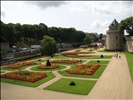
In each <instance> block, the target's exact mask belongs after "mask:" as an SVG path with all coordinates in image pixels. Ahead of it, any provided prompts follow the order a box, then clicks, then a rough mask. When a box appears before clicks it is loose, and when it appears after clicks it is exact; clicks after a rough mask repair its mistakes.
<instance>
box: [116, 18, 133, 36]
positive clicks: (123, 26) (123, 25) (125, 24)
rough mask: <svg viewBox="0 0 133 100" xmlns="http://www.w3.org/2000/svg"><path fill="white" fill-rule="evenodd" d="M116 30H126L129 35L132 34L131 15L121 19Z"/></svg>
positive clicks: (132, 22)
mask: <svg viewBox="0 0 133 100" xmlns="http://www.w3.org/2000/svg"><path fill="white" fill-rule="evenodd" d="M118 30H119V32H123V31H124V30H126V32H127V33H128V34H129V35H130V36H133V17H132V16H131V17H128V18H126V19H124V20H122V21H121V22H120V24H119V28H118Z"/></svg>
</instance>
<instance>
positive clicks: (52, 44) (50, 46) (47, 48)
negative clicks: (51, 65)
mask: <svg viewBox="0 0 133 100" xmlns="http://www.w3.org/2000/svg"><path fill="white" fill-rule="evenodd" d="M40 51H41V55H47V56H51V55H53V54H54V53H56V52H57V47H56V41H55V40H54V38H52V37H50V36H44V37H43V40H41V48H40Z"/></svg>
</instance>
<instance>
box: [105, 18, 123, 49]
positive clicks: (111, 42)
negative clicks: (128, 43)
mask: <svg viewBox="0 0 133 100" xmlns="http://www.w3.org/2000/svg"><path fill="white" fill-rule="evenodd" d="M105 47H106V49H107V50H124V49H125V48H124V31H123V32H122V33H120V32H118V22H117V21H116V19H114V20H113V22H112V23H111V25H110V26H109V30H107V31H106V42H105Z"/></svg>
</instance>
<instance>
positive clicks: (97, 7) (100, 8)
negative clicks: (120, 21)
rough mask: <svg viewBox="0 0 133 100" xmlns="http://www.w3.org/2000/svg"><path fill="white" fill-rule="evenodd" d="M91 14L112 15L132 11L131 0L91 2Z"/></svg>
mask: <svg viewBox="0 0 133 100" xmlns="http://www.w3.org/2000/svg"><path fill="white" fill-rule="evenodd" d="M92 8H93V14H94V15H98V16H107V15H108V16H112V15H116V14H121V15H122V14H127V13H131V11H132V1H128V2H126V1H108V2H107V1H101V2H94V3H93V6H92Z"/></svg>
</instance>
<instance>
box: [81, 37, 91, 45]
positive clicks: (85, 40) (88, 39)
mask: <svg viewBox="0 0 133 100" xmlns="http://www.w3.org/2000/svg"><path fill="white" fill-rule="evenodd" d="M91 40H92V39H91V37H90V36H89V35H88V34H87V35H86V36H85V38H84V39H83V41H84V43H85V44H86V45H87V44H91Z"/></svg>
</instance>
